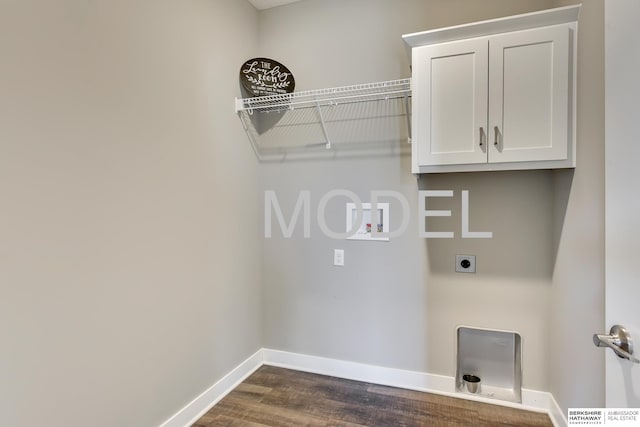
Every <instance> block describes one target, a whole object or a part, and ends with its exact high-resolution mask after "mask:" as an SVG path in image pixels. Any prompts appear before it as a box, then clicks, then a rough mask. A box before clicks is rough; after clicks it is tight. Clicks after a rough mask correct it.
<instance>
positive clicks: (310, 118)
mask: <svg viewBox="0 0 640 427" xmlns="http://www.w3.org/2000/svg"><path fill="white" fill-rule="evenodd" d="M410 96H411V79H400V80H390V81H384V82H376V83H365V84H359V85H353V86H342V87H335V88H329V89H316V90H308V91H299V92H293V93H290V94H280V95H270V96H261V97H254V98H236V102H235V108H236V113H237V114H238V116H239V117H240V120H241V122H242V124H243V127H244V129H245V131H246V132H247V135H248V136H249V139H250V141H251V143H252V146H253V148H254V150H255V151H256V155H257V156H258V158H259V159H261V160H262V159H266V158H271V157H275V158H281V157H284V156H291V155H293V154H295V155H300V154H302V153H306V154H310V153H312V152H314V151H315V152H316V153H317V152H318V148H320V149H322V148H324V149H327V150H330V151H336V150H340V151H343V152H344V151H351V152H354V151H358V150H362V149H365V148H371V147H376V148H377V149H382V150H388V148H389V143H390V142H398V141H402V140H405V141H406V140H408V141H409V142H410V139H411V135H410V132H411V123H410V117H411V116H410V102H409V98H410Z"/></svg>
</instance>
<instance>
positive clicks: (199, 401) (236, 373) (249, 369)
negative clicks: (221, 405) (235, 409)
mask: <svg viewBox="0 0 640 427" xmlns="http://www.w3.org/2000/svg"><path fill="white" fill-rule="evenodd" d="M262 355H263V350H262V349H260V350H258V351H257V352H256V353H255V354H254V355H253V356H251V357H249V358H248V359H247V360H245V361H244V362H242V363H241V364H240V365H238V366H237V367H236V368H234V369H233V370H232V371H231V372H229V373H228V374H227V375H225V376H224V377H222V378H221V379H220V380H219V381H218V382H216V383H215V384H214V385H212V386H211V387H209V388H208V389H207V390H206V391H204V392H203V393H202V394H201V395H200V396H198V397H196V398H195V399H193V400H192V401H191V402H190V403H188V404H187V406H185V407H184V408H182V409H181V410H180V411H178V412H177V413H176V414H175V415H174V416H172V417H171V418H169V419H168V420H167V421H165V422H164V423H162V424H161V425H160V427H189V426H191V425H192V424H193V423H195V422H196V421H197V420H198V419H200V417H202V416H203V415H204V414H206V413H207V411H208V410H209V409H211V408H212V407H213V405H215V404H216V403H218V402H219V401H220V400H222V398H223V397H225V396H226V395H227V394H229V393H230V392H231V390H233V389H234V388H236V387H237V386H238V384H240V383H241V382H242V381H244V380H245V379H246V378H247V377H248V376H249V375H251V374H252V373H254V372H255V371H256V370H257V369H258V368H259V367H260V366H262V365H263V360H262Z"/></svg>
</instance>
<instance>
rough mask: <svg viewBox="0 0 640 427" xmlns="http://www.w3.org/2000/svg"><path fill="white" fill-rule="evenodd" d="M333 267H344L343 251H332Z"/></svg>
mask: <svg viewBox="0 0 640 427" xmlns="http://www.w3.org/2000/svg"><path fill="white" fill-rule="evenodd" d="M333 265H337V266H339V267H344V249H334V250H333Z"/></svg>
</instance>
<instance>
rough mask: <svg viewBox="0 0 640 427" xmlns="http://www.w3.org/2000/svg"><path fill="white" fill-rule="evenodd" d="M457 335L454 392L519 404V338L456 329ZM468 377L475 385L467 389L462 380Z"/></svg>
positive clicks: (480, 330)
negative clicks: (475, 381) (477, 380)
mask: <svg viewBox="0 0 640 427" xmlns="http://www.w3.org/2000/svg"><path fill="white" fill-rule="evenodd" d="M457 335H458V337H457V347H458V350H457V366H456V391H458V392H461V393H473V394H475V395H477V396H482V397H488V398H492V399H500V400H506V401H509V402H518V403H521V402H522V339H521V337H520V334H518V333H517V332H508V331H497V330H490V329H479V328H471V327H466V326H460V327H458V329H457ZM465 376H466V377H465ZM471 377H477V378H479V384H475V385H473V387H470V385H469V384H467V383H468V381H465V378H467V379H468V378H471ZM477 378H475V379H477ZM475 379H474V380H475Z"/></svg>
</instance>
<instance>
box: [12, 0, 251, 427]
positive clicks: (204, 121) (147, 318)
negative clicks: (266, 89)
mask: <svg viewBox="0 0 640 427" xmlns="http://www.w3.org/2000/svg"><path fill="white" fill-rule="evenodd" d="M0 27H1V28H2V34H3V36H2V37H1V38H0V57H1V58H2V66H1V67H0V93H2V96H0V152H1V153H2V154H1V155H0V206H1V208H0V236H1V237H0V240H1V241H2V245H0V272H1V273H0V295H1V297H0V384H1V386H0V425H3V426H26V425H36V424H42V423H45V424H47V425H51V426H60V427H62V426H64V427H68V426H74V425H91V426H96V427H98V426H105V427H106V426H109V427H111V426H141V427H142V426H148V427H151V426H157V425H159V424H161V423H162V422H163V421H164V420H166V419H167V418H169V417H170V416H171V415H173V414H174V413H175V412H176V411H178V410H179V409H181V408H182V407H183V406H184V405H185V404H187V403H188V402H189V401H191V400H192V399H193V398H195V397H196V396H198V395H199V394H200V393H201V392H202V391H204V390H206V389H207V388H208V387H209V386H211V385H212V384H213V383H214V382H215V381H217V380H218V379H220V378H221V377H222V376H223V375H224V374H226V373H227V372H229V371H230V370H231V369H232V368H234V367H235V366H237V365H238V364H239V363H241V362H242V361H243V360H245V359H246V358H247V357H248V356H250V355H251V354H253V353H254V352H255V351H256V350H257V349H259V348H260V347H261V346H262V341H261V331H260V329H259V327H258V325H259V324H260V322H261V319H262V315H261V311H262V308H261V307H262V299H261V286H260V280H261V279H260V260H261V256H260V252H261V248H260V244H259V242H260V240H259V239H260V237H259V236H260V226H259V224H260V223H259V221H258V218H257V217H258V214H256V212H257V210H258V209H259V205H258V203H260V199H259V197H258V196H259V194H258V192H257V191H256V177H257V168H256V161H255V157H254V155H253V152H252V150H251V148H250V146H249V145H248V144H246V142H245V141H246V136H245V135H244V133H243V131H242V128H241V126H239V123H238V120H237V118H236V117H235V115H234V113H233V103H232V100H233V97H234V96H236V94H237V86H236V82H237V72H238V66H239V64H240V63H242V61H243V60H244V59H245V58H246V57H249V56H252V55H255V48H256V46H257V40H256V30H255V28H256V27H257V12H256V11H255V9H253V8H252V7H251V6H250V5H249V4H248V3H247V2H244V1H237V0H215V1H196V0H188V1H155V0H98V1H90V2H89V1H86V0H60V1H56V2H50V1H38V0H21V1H3V2H0ZM239 27H242V28H243V31H238V28H239Z"/></svg>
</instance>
